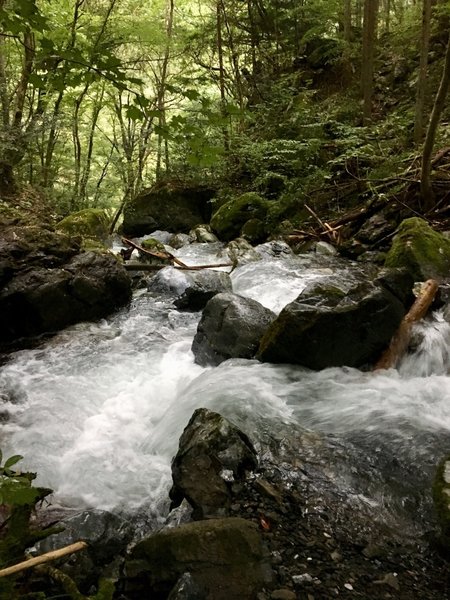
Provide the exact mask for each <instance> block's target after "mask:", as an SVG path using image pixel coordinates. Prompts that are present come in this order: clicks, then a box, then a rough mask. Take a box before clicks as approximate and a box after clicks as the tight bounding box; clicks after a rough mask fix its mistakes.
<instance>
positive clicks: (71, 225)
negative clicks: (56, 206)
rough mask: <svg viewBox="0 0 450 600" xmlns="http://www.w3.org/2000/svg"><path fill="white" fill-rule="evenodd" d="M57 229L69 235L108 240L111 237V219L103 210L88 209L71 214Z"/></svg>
mask: <svg viewBox="0 0 450 600" xmlns="http://www.w3.org/2000/svg"><path fill="white" fill-rule="evenodd" d="M56 228H57V230H58V231H61V232H63V233H66V234H67V235H71V236H73V235H81V236H83V237H87V238H93V239H99V240H102V241H104V240H106V239H107V238H108V236H109V218H108V215H107V214H106V211H104V210H103V209H102V208H86V209H84V210H80V211H78V212H75V213H71V214H70V215H68V216H67V217H66V218H65V219H63V220H62V221H60V222H59V223H58V224H57V225H56Z"/></svg>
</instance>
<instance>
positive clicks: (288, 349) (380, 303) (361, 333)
mask: <svg viewBox="0 0 450 600" xmlns="http://www.w3.org/2000/svg"><path fill="white" fill-rule="evenodd" d="M404 314H405V307H404V305H403V304H402V302H401V301H400V300H399V299H398V298H397V297H396V296H395V295H394V294H392V293H391V292H390V291H388V290H387V289H386V288H385V287H383V286H381V285H377V284H376V283H372V282H370V281H366V282H364V281H361V283H358V284H356V285H355V284H354V285H353V286H352V287H350V288H346V287H345V286H343V285H342V282H340V281H338V280H337V279H333V278H330V279H329V280H328V281H325V282H320V283H313V284H311V285H309V286H308V287H307V288H306V289H305V290H304V291H303V292H302V293H301V294H300V295H299V296H298V298H297V299H296V300H294V302H291V303H290V304H288V305H287V306H286V307H285V308H284V309H283V310H282V311H281V313H280V315H279V316H278V317H277V319H276V320H275V321H274V322H273V323H272V324H271V325H270V327H269V328H268V330H267V331H266V333H265V334H264V336H263V338H262V340H261V343H260V347H259V350H258V354H257V358H259V359H260V360H262V361H264V362H277V363H278V362H284V363H293V364H300V365H303V366H306V367H308V368H310V369H316V370H320V369H325V368H327V367H332V366H343V365H347V366H351V367H361V366H363V365H366V364H370V363H372V362H374V361H375V360H376V359H377V358H378V357H379V355H380V353H381V352H382V350H383V349H384V348H385V347H386V346H387V345H388V344H389V342H390V340H391V338H392V336H393V334H394V333H395V332H396V330H397V328H398V326H399V324H400V321H401V319H402V317H403V316H404Z"/></svg>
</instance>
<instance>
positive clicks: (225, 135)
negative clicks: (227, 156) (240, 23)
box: [216, 0, 230, 153]
mask: <svg viewBox="0 0 450 600" xmlns="http://www.w3.org/2000/svg"><path fill="white" fill-rule="evenodd" d="M216 30H217V54H218V57H219V88H220V106H221V111H222V117H223V119H224V120H225V119H226V118H227V110H226V95H225V67H224V62H223V43H222V3H221V0H217V3H216ZM222 132H223V146H224V148H225V152H226V153H228V151H229V149H230V139H229V135H228V129H227V126H226V125H224V126H223V128H222Z"/></svg>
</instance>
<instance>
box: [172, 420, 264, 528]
mask: <svg viewBox="0 0 450 600" xmlns="http://www.w3.org/2000/svg"><path fill="white" fill-rule="evenodd" d="M256 465H257V459H256V452H255V449H254V448H253V446H252V444H251V442H250V440H249V439H248V437H247V436H246V435H245V434H244V433H243V432H242V431H240V430H239V429H238V428H237V427H235V426H234V425H233V424H232V423H230V422H229V421H228V420H227V419H225V418H224V417H222V416H221V415H219V414H217V413H215V412H212V411H209V410H207V409H206V408H201V409H198V410H196V411H195V412H194V414H193V415H192V418H191V420H190V421H189V423H188V425H187V427H186V429H185V430H184V432H183V434H182V436H181V438H180V444H179V449H178V452H177V454H176V456H175V458H174V460H173V462H172V479H173V487H172V489H171V491H170V498H171V499H172V507H174V506H179V505H180V503H181V501H182V500H183V499H184V498H186V499H187V500H188V502H189V504H190V505H191V506H192V508H193V509H194V512H193V518H194V519H201V518H205V517H211V516H218V515H220V516H223V515H226V514H228V512H229V507H230V505H231V500H232V492H231V483H232V482H233V481H239V480H241V479H243V478H245V475H246V472H247V471H248V470H251V469H254V468H255V467H256Z"/></svg>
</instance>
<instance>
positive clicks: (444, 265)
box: [385, 217, 450, 281]
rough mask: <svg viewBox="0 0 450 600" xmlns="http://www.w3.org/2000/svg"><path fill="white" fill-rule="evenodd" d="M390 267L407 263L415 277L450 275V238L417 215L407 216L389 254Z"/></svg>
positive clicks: (388, 262)
mask: <svg viewBox="0 0 450 600" xmlns="http://www.w3.org/2000/svg"><path fill="white" fill-rule="evenodd" d="M385 265H386V266H387V267H405V268H406V269H408V271H409V272H410V273H411V275H412V276H413V277H414V279H415V280H416V281H423V280H425V279H428V278H430V277H433V278H437V279H441V278H443V277H450V239H448V238H446V237H445V236H443V235H442V234H440V233H438V232H436V231H434V230H433V229H432V228H431V227H430V226H429V225H428V223H427V222H426V221H424V220H423V219H420V218H418V217H411V218H410V219H405V220H404V221H402V223H401V224H400V227H399V229H398V233H397V235H396V236H395V237H394V240H393V243H392V247H391V249H390V250H389V253H388V255H387V258H386V263H385Z"/></svg>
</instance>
